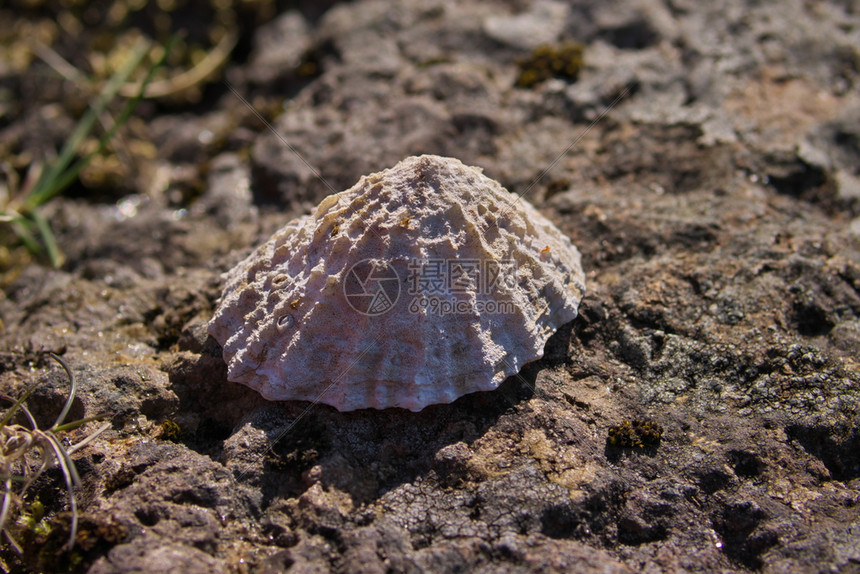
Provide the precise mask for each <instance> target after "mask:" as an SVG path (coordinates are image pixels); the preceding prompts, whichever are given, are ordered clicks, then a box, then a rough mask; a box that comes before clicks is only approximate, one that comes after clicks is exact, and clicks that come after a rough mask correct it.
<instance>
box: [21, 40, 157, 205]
mask: <svg viewBox="0 0 860 574" xmlns="http://www.w3.org/2000/svg"><path fill="white" fill-rule="evenodd" d="M147 48H148V42H147V41H146V40H145V39H143V38H141V39H139V40H138V41H137V42H136V43H135V45H134V47H133V48H132V50H131V56H129V58H128V59H127V60H126V61H125V63H124V64H123V65H122V67H120V68H119V69H118V70H117V71H116V73H114V75H113V76H111V78H110V79H109V80H108V82H107V83H106V84H105V86H104V87H103V88H102V91H101V92H100V93H99V95H98V97H97V98H96V101H95V104H94V105H92V106H90V108H89V109H88V110H87V112H86V113H85V114H84V116H83V117H82V118H81V119H80V120H79V121H78V124H77V125H76V126H75V130H74V131H73V132H72V135H71V136H70V137H69V139H68V140H66V143H65V145H64V146H63V149H62V150H61V151H60V155H59V156H58V157H57V159H56V160H55V161H53V162H51V166H50V167H49V168H48V169H47V170H46V171H44V172H43V173H42V177H40V178H39V181H38V182H37V183H36V186H35V187H34V188H33V190H32V191H31V192H30V194H29V195H28V197H27V201H26V203H25V208H26V209H29V210H33V209H35V208H36V207H38V206H39V205H42V204H43V203H45V202H46V201H48V200H49V199H51V198H52V197H54V196H55V195H56V194H57V193H59V192H60V191H62V190H63V187H59V186H58V185H57V182H58V181H59V180H60V176H61V175H62V174H63V172H65V171H66V170H67V168H68V167H69V164H70V163H71V162H72V159H73V158H74V156H75V154H76V153H77V151H78V148H79V147H80V145H81V144H82V143H83V141H84V140H85V139H86V138H87V136H88V135H89V134H90V132H91V131H92V129H93V126H94V125H95V122H96V120H97V119H98V117H99V115H100V114H101V113H102V112H103V111H104V109H105V108H106V107H107V106H108V104H109V103H110V102H111V101H113V99H114V98H115V97H116V94H117V92H118V91H119V89H120V88H121V87H122V85H123V84H124V83H125V82H126V81H128V78H129V77H130V76H131V74H132V73H133V72H134V70H135V69H137V67H138V65H140V62H141V61H142V60H143V58H144V57H145V56H146V54H147ZM78 171H80V170H78ZM66 185H68V183H67V184H66Z"/></svg>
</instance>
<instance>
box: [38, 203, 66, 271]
mask: <svg viewBox="0 0 860 574" xmlns="http://www.w3.org/2000/svg"><path fill="white" fill-rule="evenodd" d="M31 217H32V218H33V222H34V223H35V224H36V229H38V230H39V235H41V236H42V242H43V243H44V244H45V249H47V250H48V257H49V258H50V259H51V265H52V266H54V268H58V267H60V266H61V265H62V264H63V260H64V259H65V258H64V257H63V253H62V252H61V251H60V248H59V247H58V246H57V240H56V239H55V238H54V232H53V231H51V224H49V223H48V220H47V219H45V217H44V216H43V215H42V214H41V213H39V211H38V210H36V211H34V212H33V213H32V215H31Z"/></svg>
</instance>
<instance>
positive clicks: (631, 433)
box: [606, 419, 663, 448]
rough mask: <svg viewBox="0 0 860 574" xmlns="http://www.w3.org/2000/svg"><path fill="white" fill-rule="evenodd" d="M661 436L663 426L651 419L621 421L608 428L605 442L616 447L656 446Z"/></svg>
mask: <svg viewBox="0 0 860 574" xmlns="http://www.w3.org/2000/svg"><path fill="white" fill-rule="evenodd" d="M662 436H663V427H662V426H660V423H658V422H657V421H654V420H651V419H644V420H634V421H633V422H630V421H627V420H625V421H622V422H621V424H620V425H615V426H613V427H610V428H609V436H608V437H607V438H606V444H607V445H609V446H614V447H618V448H645V447H649V446H657V445H659V444H660V439H661V437H662Z"/></svg>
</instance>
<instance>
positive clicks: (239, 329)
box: [209, 155, 585, 411]
mask: <svg viewBox="0 0 860 574" xmlns="http://www.w3.org/2000/svg"><path fill="white" fill-rule="evenodd" d="M225 280H226V285H225V288H224V292H223V294H222V297H221V301H220V303H219V306H218V309H217V310H216V313H215V316H214V317H213V319H212V321H211V322H210V323H209V332H210V334H211V335H212V336H213V337H214V338H215V339H216V340H217V341H218V342H219V343H220V344H221V346H222V347H223V350H224V358H225V360H226V361H227V365H228V379H229V380H231V381H233V382H238V383H242V384H245V385H247V386H249V387H251V388H253V389H255V390H257V391H258V392H260V393H261V394H262V395H263V396H264V397H266V398H267V399H270V400H318V401H320V402H323V403H326V404H329V405H332V406H334V407H335V408H337V409H338V410H341V411H349V410H355V409H361V408H377V409H382V408H388V407H402V408H406V409H409V410H412V411H419V410H421V409H423V408H424V407H426V406H428V405H432V404H439V403H450V402H452V401H454V400H456V399H457V398H458V397H460V396H462V395H464V394H467V393H471V392H475V391H486V390H492V389H495V388H496V387H498V386H499V385H500V384H501V383H502V381H504V380H505V379H506V378H507V377H508V376H510V375H513V374H515V373H517V372H518V371H519V370H520V369H521V368H522V366H523V365H524V364H525V363H527V362H529V361H532V360H535V359H538V358H540V357H541V356H542V354H543V348H544V344H545V343H546V341H547V339H548V338H549V337H550V336H551V335H552V334H553V332H555V330H556V329H557V328H558V327H559V326H561V325H562V324H564V323H567V322H569V321H571V320H573V319H574V318H575V317H576V312H577V307H578V305H579V302H580V300H581V299H582V296H583V293H584V291H585V284H584V275H583V272H582V268H581V265H580V255H579V252H578V251H577V250H576V248H575V247H574V246H573V245H572V244H571V242H570V240H569V239H568V238H567V237H565V236H564V235H563V234H562V233H561V232H560V231H559V230H558V229H557V228H556V227H555V226H554V225H553V224H552V223H551V222H550V221H549V220H548V219H546V218H545V217H544V216H542V215H541V214H540V213H538V212H537V210H535V209H534V208H533V207H532V206H530V205H529V204H528V203H527V202H525V201H524V200H517V198H516V196H514V195H512V194H510V193H509V192H507V191H506V190H505V189H504V188H502V186H501V185H499V184H498V183H497V182H495V181H493V180H492V179H490V178H488V177H486V176H484V175H483V174H482V172H481V170H480V169H479V168H474V167H468V166H465V165H463V164H462V163H460V162H459V161H458V160H456V159H451V158H442V157H438V156H429V155H425V156H419V157H410V158H407V159H405V160H403V161H401V162H400V163H398V164H397V165H396V166H394V167H393V168H391V169H388V170H385V171H382V172H380V173H376V174H372V175H369V176H364V177H362V178H361V179H360V180H359V182H358V183H357V184H356V185H354V186H353V187H352V188H350V189H348V190H346V191H344V192H341V193H338V194H334V195H331V196H329V197H327V198H326V199H325V200H323V201H322V203H320V205H319V206H318V207H317V208H316V209H315V211H314V212H313V213H312V214H310V215H306V216H303V217H301V218H299V219H296V220H294V221H292V222H290V223H289V224H287V225H286V226H285V227H284V228H282V229H281V230H279V231H278V232H277V233H275V235H274V236H273V237H272V238H271V239H269V241H267V242H266V243H265V244H263V245H261V246H260V247H259V248H257V249H256V250H255V251H254V252H253V253H251V255H250V256H248V257H247V258H246V259H245V260H243V261H242V262H241V263H239V264H238V265H237V266H236V267H235V268H234V269H233V270H231V271H230V272H228V273H227V274H226V275H225Z"/></svg>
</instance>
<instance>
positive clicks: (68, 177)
mask: <svg viewBox="0 0 860 574" xmlns="http://www.w3.org/2000/svg"><path fill="white" fill-rule="evenodd" d="M178 39H179V37H178V36H174V37H172V38H171V39H170V40H169V41H168V43H167V46H165V49H164V53H163V54H162V56H161V57H160V58H159V59H158V61H157V62H156V63H155V64H154V65H153V66H152V67H151V68H150V69H149V71H148V72H147V74H146V77H145V78H144V80H143V82H142V83H141V85H140V89H139V90H138V92H137V94H136V95H135V96H134V97H133V98H131V99H130V100H129V101H128V102H126V104H125V107H123V109H122V111H121V112H120V114H119V116H117V119H116V121H115V122H114V124H113V126H111V128H110V129H109V130H108V131H107V132H105V134H104V135H102V137H101V138H99V143H98V145H97V146H96V149H95V150H93V151H92V152H90V153H89V154H87V155H86V156H85V157H82V158H81V159H79V160H78V161H77V162H76V163H75V164H74V165H73V166H72V167H71V168H70V169H68V170H66V171H65V172H64V173H62V174H60V175H59V176H58V178H57V180H56V182H55V184H54V186H53V187H54V188H55V190H56V191H54V192H53V193H52V194H51V197H53V196H54V195H56V194H57V193H59V192H61V191H62V190H64V189H65V188H66V187H68V186H69V185H71V184H72V182H74V181H75V180H76V179H77V178H78V174H79V173H80V172H81V170H83V169H84V168H85V167H86V166H87V164H89V163H90V161H92V159H93V157H95V156H96V155H98V154H100V153H101V152H102V151H103V150H104V149H105V147H107V144H108V143H109V142H110V140H111V139H113V136H114V135H115V134H116V132H117V130H118V129H120V128H121V127H122V126H123V125H125V123H126V122H127V121H128V118H129V117H130V116H131V114H132V112H134V109H135V108H136V107H137V104H138V103H139V102H140V100H141V99H143V94H144V93H146V87H147V86H148V85H149V83H150V82H152V80H153V78H154V77H155V73H156V72H157V71H158V69H159V68H160V67H161V66H163V65H164V62H165V61H166V60H167V56H168V55H169V54H170V50H171V49H172V48H173V45H174V44H175V43H176V41H177V40H178Z"/></svg>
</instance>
